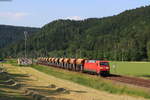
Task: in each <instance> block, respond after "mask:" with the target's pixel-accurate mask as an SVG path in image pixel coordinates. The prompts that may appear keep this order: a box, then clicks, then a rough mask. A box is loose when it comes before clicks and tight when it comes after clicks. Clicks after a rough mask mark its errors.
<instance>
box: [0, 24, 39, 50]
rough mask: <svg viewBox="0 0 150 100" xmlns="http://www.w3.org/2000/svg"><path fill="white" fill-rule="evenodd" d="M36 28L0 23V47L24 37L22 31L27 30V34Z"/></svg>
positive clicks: (36, 29) (33, 31) (35, 30)
mask: <svg viewBox="0 0 150 100" xmlns="http://www.w3.org/2000/svg"><path fill="white" fill-rule="evenodd" d="M38 30H39V29H38V28H30V27H19V26H10V25H0V49H1V48H4V47H6V46H8V45H10V44H12V43H15V42H17V41H19V40H22V39H23V38H24V31H27V32H28V35H32V34H33V33H36V32H37V31H38Z"/></svg>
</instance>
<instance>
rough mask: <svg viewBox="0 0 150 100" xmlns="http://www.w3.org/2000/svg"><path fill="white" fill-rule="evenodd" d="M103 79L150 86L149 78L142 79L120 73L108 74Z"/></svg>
mask: <svg viewBox="0 0 150 100" xmlns="http://www.w3.org/2000/svg"><path fill="white" fill-rule="evenodd" d="M105 79H109V80H113V81H118V82H122V83H127V84H132V85H136V86H140V87H146V88H150V80H148V79H142V78H137V77H129V76H121V75H110V76H107V77H105Z"/></svg>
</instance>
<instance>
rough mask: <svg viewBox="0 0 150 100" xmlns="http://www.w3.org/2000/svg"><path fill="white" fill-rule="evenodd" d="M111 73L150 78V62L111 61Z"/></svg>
mask: <svg viewBox="0 0 150 100" xmlns="http://www.w3.org/2000/svg"><path fill="white" fill-rule="evenodd" d="M110 66H111V71H110V72H111V73H112V74H119V75H130V76H137V77H146V78H150V62H110Z"/></svg>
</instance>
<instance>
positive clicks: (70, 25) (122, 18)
mask: <svg viewBox="0 0 150 100" xmlns="http://www.w3.org/2000/svg"><path fill="white" fill-rule="evenodd" d="M4 51H7V52H5V53H4V55H12V56H17V55H18V53H19V55H23V52H24V45H22V44H17V46H16V45H12V46H11V47H9V48H6V49H4ZM28 55H29V56H35V57H37V56H55V57H85V58H89V59H90V58H92V59H99V58H108V59H109V60H128V61H131V60H132V61H133V60H148V59H150V6H147V7H142V8H137V9H134V10H128V11H125V12H123V13H121V14H119V15H115V16H111V17H105V18H91V19H86V20H83V21H71V20H56V21H53V22H51V23H49V24H47V25H45V26H44V27H43V28H42V29H41V30H40V32H38V33H37V34H36V35H34V36H33V37H31V38H30V41H28Z"/></svg>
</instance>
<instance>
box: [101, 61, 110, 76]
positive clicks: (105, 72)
mask: <svg viewBox="0 0 150 100" xmlns="http://www.w3.org/2000/svg"><path fill="white" fill-rule="evenodd" d="M99 67H100V72H99V73H100V75H102V76H105V75H109V72H110V66H109V62H108V61H99Z"/></svg>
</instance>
